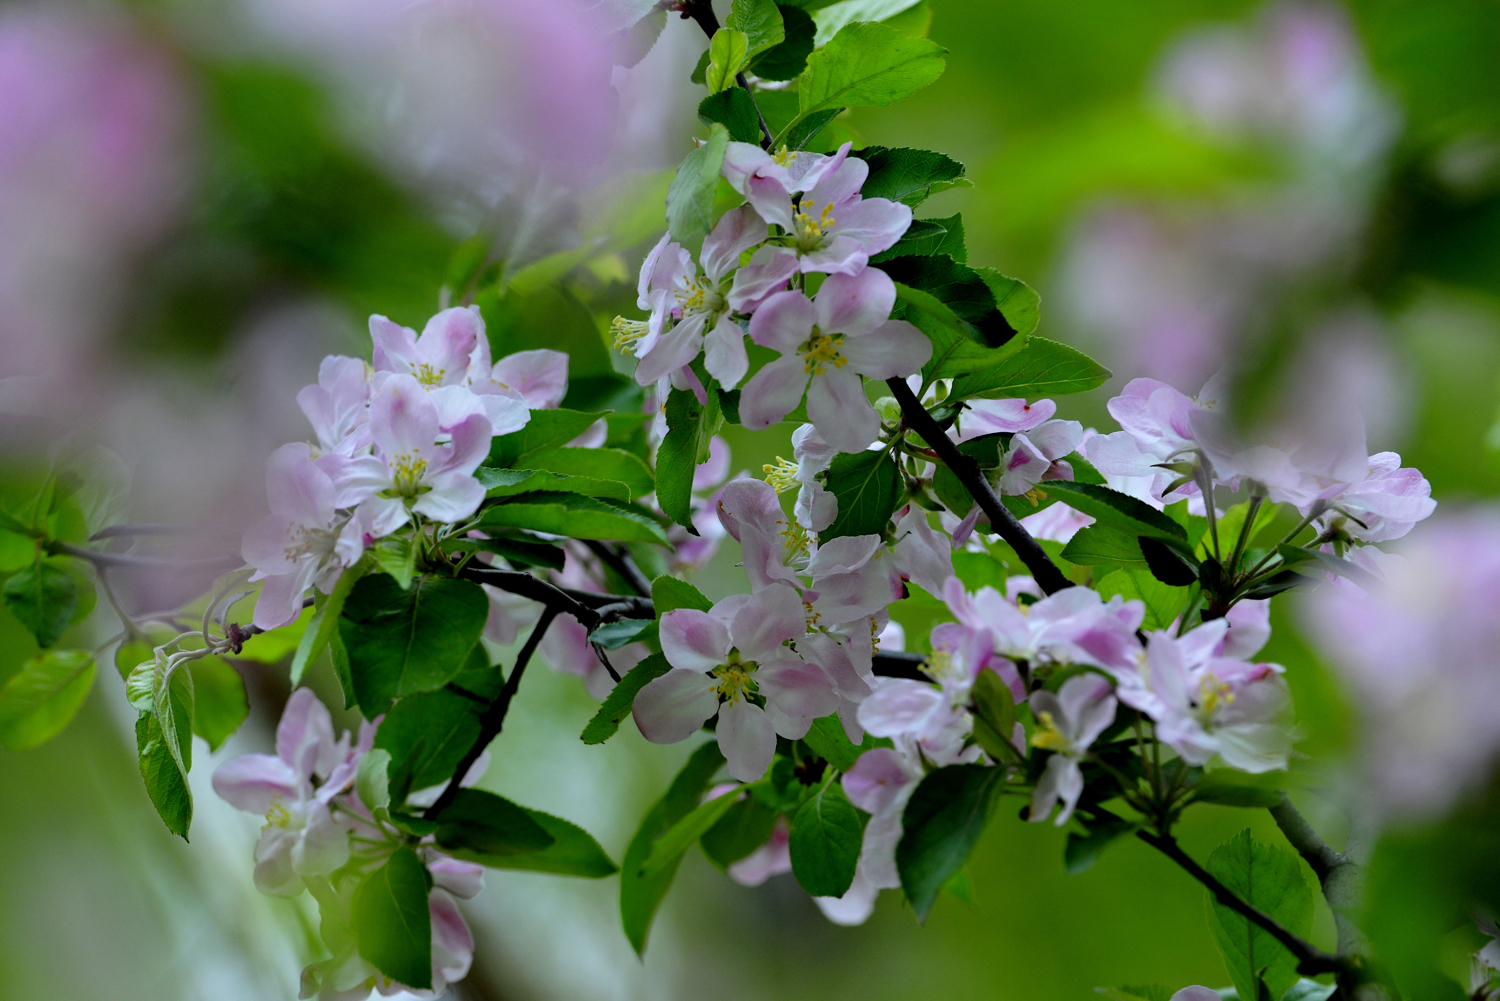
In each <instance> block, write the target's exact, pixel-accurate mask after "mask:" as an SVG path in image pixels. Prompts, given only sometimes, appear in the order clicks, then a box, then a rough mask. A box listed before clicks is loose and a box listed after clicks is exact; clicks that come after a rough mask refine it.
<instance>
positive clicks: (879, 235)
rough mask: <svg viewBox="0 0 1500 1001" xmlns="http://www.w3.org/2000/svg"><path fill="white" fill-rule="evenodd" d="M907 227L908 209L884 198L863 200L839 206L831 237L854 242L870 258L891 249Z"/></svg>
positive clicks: (909, 222) (908, 223) (909, 224)
mask: <svg viewBox="0 0 1500 1001" xmlns="http://www.w3.org/2000/svg"><path fill="white" fill-rule="evenodd" d="M910 226H911V209H910V208H909V207H908V206H906V205H903V204H901V203H900V202H893V201H890V200H889V199H885V198H864V199H861V200H860V201H857V202H855V203H853V204H852V205H841V206H839V209H838V213H837V214H836V216H835V223H834V226H833V229H832V230H831V231H830V232H831V233H832V234H833V235H834V236H835V237H845V238H848V239H853V240H857V241H858V242H859V244H860V246H861V247H862V248H863V249H864V252H865V253H866V254H869V255H871V256H874V255H875V254H878V253H880V252H881V251H882V250H889V249H890V248H891V247H893V246H895V244H896V241H897V240H899V239H901V236H902V234H904V233H905V232H906V231H907V229H908V228H910Z"/></svg>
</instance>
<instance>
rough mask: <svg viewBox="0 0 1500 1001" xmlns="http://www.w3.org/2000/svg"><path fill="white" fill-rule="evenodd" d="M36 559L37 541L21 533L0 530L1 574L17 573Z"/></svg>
mask: <svg viewBox="0 0 1500 1001" xmlns="http://www.w3.org/2000/svg"><path fill="white" fill-rule="evenodd" d="M35 559H36V540H35V539H33V538H32V537H31V536H29V535H22V534H21V533H20V532H12V531H9V530H8V529H0V573H15V572H16V571H17V570H22V569H25V568H26V566H27V565H28V564H30V563H31V562H32V561H33V560H35Z"/></svg>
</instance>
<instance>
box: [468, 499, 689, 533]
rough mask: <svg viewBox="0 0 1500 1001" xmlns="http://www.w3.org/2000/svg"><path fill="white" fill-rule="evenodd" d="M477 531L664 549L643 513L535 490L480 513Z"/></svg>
mask: <svg viewBox="0 0 1500 1001" xmlns="http://www.w3.org/2000/svg"><path fill="white" fill-rule="evenodd" d="M479 527H480V528H486V529H487V528H491V527H493V528H524V529H529V530H531V531H533V532H546V533H548V534H550V535H565V536H568V537H570V538H574V539H600V540H605V541H610V542H654V543H657V544H659V545H663V546H664V545H667V536H666V533H665V532H664V531H662V527H661V526H660V525H659V524H657V522H656V521H655V520H654V519H652V517H651V516H650V515H649V514H647V513H646V511H645V509H643V508H640V507H636V506H633V505H630V504H626V503H624V502H623V501H611V500H609V499H608V498H605V497H585V496H584V495H583V494H570V493H560V492H558V491H553V490H539V491H537V492H536V493H528V494H519V495H517V496H515V497H511V498H508V499H507V500H506V501H505V502H504V503H502V504H497V505H495V506H494V507H488V508H485V509H484V512H483V514H481V515H480V519H479Z"/></svg>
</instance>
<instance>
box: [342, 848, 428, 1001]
mask: <svg viewBox="0 0 1500 1001" xmlns="http://www.w3.org/2000/svg"><path fill="white" fill-rule="evenodd" d="M431 889H432V877H431V876H430V875H429V874H428V872H427V867H426V866H424V865H423V864H422V862H421V860H420V859H418V858H417V853H416V852H414V851H412V850H411V849H410V848H406V847H401V848H397V849H396V850H395V851H394V852H392V853H391V857H390V859H389V860H387V861H386V863H385V865H383V866H381V867H380V868H379V869H376V870H375V871H374V872H372V873H370V875H368V876H366V877H365V879H364V882H362V883H360V884H359V888H358V889H356V890H355V891H354V906H353V908H352V912H351V913H352V915H353V924H354V937H355V940H356V941H357V942H358V943H359V954H360V955H361V956H363V957H364V958H365V959H366V960H368V961H369V962H370V963H371V965H373V966H374V967H375V968H376V969H377V970H379V971H380V972H381V973H384V974H385V975H386V976H388V977H390V978H391V979H392V980H399V981H401V982H402V983H403V984H405V985H406V986H408V987H412V988H416V989H427V988H430V987H431V986H432V915H431V912H429V911H428V909H427V894H428V892H429V891H431Z"/></svg>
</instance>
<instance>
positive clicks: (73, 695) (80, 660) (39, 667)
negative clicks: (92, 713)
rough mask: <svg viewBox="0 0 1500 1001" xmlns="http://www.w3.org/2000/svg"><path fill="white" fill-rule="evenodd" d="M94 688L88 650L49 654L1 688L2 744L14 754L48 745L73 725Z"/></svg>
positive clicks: (30, 663)
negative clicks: (40, 745) (66, 727)
mask: <svg viewBox="0 0 1500 1001" xmlns="http://www.w3.org/2000/svg"><path fill="white" fill-rule="evenodd" d="M93 685H94V658H93V657H92V656H91V655H90V654H89V652H88V651H87V650H48V651H46V652H45V653H43V654H42V655H41V656H39V657H33V658H31V659H30V660H28V661H26V663H24V664H22V665H21V669H20V670H19V671H17V672H16V673H15V674H13V675H11V676H10V680H9V681H7V682H6V683H5V687H4V688H0V742H3V743H4V744H5V746H6V747H8V748H10V749H11V750H12V751H24V750H26V749H27V748H31V747H36V746H37V745H39V744H45V743H46V742H47V741H49V740H51V739H52V738H53V737H55V736H57V735H58V734H59V733H61V732H62V729H63V727H65V726H67V725H68V724H69V723H70V722H72V720H73V717H74V716H75V715H77V713H78V709H79V707H80V706H82V705H83V700H84V699H85V698H86V697H87V696H88V694H89V689H90V688H92V687H93Z"/></svg>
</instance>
